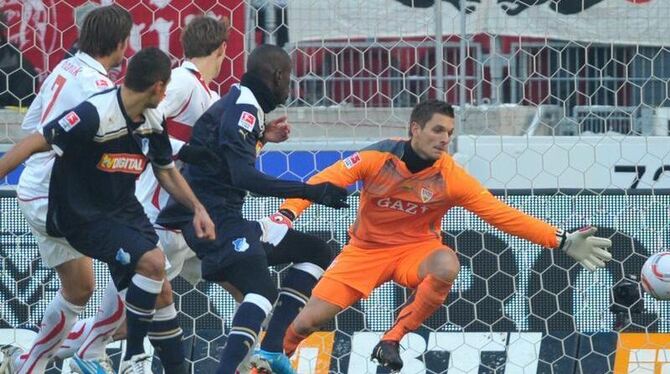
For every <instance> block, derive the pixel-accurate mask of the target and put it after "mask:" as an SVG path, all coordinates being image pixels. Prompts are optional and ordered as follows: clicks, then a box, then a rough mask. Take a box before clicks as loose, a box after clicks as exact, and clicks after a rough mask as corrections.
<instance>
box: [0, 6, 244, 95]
mask: <svg viewBox="0 0 670 374" xmlns="http://www.w3.org/2000/svg"><path fill="white" fill-rule="evenodd" d="M110 3H112V1H110V0H101V1H100V2H93V1H87V0H4V1H2V0H0V10H1V11H2V13H3V16H4V23H5V24H6V25H7V29H8V35H9V42H10V43H12V44H14V45H15V46H17V47H18V48H19V49H20V50H21V51H22V53H23V56H24V58H27V59H28V60H29V61H30V62H31V63H32V64H33V65H34V66H35V68H36V70H37V71H38V72H39V73H40V78H41V79H43V78H44V77H45V76H46V75H47V74H48V73H49V71H50V69H52V68H53V67H55V66H56V65H57V64H58V63H59V62H60V61H61V60H62V59H63V58H64V56H66V53H67V51H68V50H69V49H70V48H71V47H72V45H73V43H74V42H75V41H76V39H77V35H78V30H77V25H76V20H77V19H81V18H82V15H83V14H85V12H86V10H87V9H90V8H91V7H95V6H97V5H107V4H110ZM116 3H117V4H119V5H120V6H122V7H124V8H125V9H128V10H129V11H130V13H131V15H132V17H133V28H132V30H131V35H130V43H129V44H130V45H129V48H128V51H127V52H126V56H127V57H131V56H132V55H133V54H134V53H135V52H136V51H138V50H139V49H141V48H143V47H148V46H158V47H159V48H161V49H162V50H164V51H166V52H169V53H170V56H171V57H172V59H173V62H174V64H175V66H176V65H177V64H178V63H179V62H180V61H181V58H182V48H181V45H180V42H179V38H180V35H181V30H182V28H183V27H184V26H185V25H186V24H187V23H188V21H189V20H190V18H192V17H193V16H196V15H201V14H208V15H210V16H213V17H216V18H218V19H224V20H226V22H227V23H228V24H229V25H230V32H229V40H228V47H227V58H226V60H225V61H224V65H223V67H222V69H221V74H220V75H219V76H218V77H217V78H216V79H215V84H216V85H217V87H216V88H218V90H219V91H220V92H222V93H225V92H226V90H227V89H228V87H230V85H231V84H233V83H236V82H237V81H239V78H240V77H241V76H242V73H243V70H244V53H243V52H244V30H245V17H244V15H245V5H244V3H243V2H240V1H237V0H216V1H210V0H118V1H116ZM111 75H112V77H113V78H119V77H121V76H122V75H123V67H121V68H120V69H118V70H116V71H113V72H111ZM212 88H215V87H212Z"/></svg>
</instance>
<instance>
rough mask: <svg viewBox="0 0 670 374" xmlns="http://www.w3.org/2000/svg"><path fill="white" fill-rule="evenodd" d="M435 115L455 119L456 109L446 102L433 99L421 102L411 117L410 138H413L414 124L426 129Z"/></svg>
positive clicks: (413, 110)
mask: <svg viewBox="0 0 670 374" xmlns="http://www.w3.org/2000/svg"><path fill="white" fill-rule="evenodd" d="M435 113H437V114H443V115H445V116H447V117H451V118H454V108H453V107H452V106H451V105H449V104H448V103H446V102H444V101H441V100H435V99H431V100H426V101H423V102H420V103H418V104H416V106H415V107H414V109H412V114H411V115H410V116H409V124H410V128H409V136H412V123H413V122H416V123H418V124H419V126H420V127H421V128H424V127H425V126H426V123H428V121H430V119H431V118H433V114H435Z"/></svg>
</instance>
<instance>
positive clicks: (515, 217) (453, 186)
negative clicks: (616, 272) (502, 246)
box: [447, 165, 612, 271]
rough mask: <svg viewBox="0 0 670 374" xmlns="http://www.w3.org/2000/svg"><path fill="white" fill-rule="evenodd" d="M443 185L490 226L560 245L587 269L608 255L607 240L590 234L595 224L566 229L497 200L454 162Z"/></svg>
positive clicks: (466, 207)
mask: <svg viewBox="0 0 670 374" xmlns="http://www.w3.org/2000/svg"><path fill="white" fill-rule="evenodd" d="M447 188H448V190H449V194H450V195H452V196H453V197H454V199H455V201H457V204H458V205H460V206H463V207H464V208H465V209H467V210H469V211H471V212H473V213H475V214H476V215H477V216H479V217H480V218H482V219H483V220H484V221H486V222H488V223H489V224H491V225H492V226H495V227H496V228H498V229H499V230H501V231H504V232H506V233H508V234H511V235H514V236H517V237H520V238H523V239H526V240H528V241H531V242H533V243H535V244H539V245H542V246H544V247H547V248H559V249H562V250H563V251H565V252H566V253H567V254H568V255H569V256H570V257H572V258H574V259H575V260H576V261H578V262H579V263H580V264H582V266H584V267H585V268H587V269H589V270H591V271H593V270H595V269H596V268H598V267H604V266H605V262H606V261H609V260H611V259H612V255H611V254H610V253H609V252H607V250H606V248H609V247H610V246H611V245H612V243H611V241H610V240H609V239H605V238H599V237H595V236H593V234H595V232H596V228H595V227H588V228H585V229H582V230H578V231H576V232H573V233H566V232H565V231H563V230H561V229H558V228H556V227H554V226H553V225H550V224H549V223H547V222H544V221H542V220H540V219H537V218H535V217H533V216H530V215H528V214H526V213H524V212H522V211H520V210H517V209H515V208H513V207H511V206H509V205H507V204H505V203H504V202H502V201H500V200H498V199H497V198H495V197H494V196H493V195H492V194H491V192H489V191H488V190H487V189H486V188H485V187H484V186H482V185H481V184H480V183H479V182H478V181H477V180H476V179H475V178H474V177H472V176H471V175H469V174H468V173H467V172H466V171H465V170H463V169H462V168H461V167H459V166H457V165H454V170H453V173H452V174H451V176H450V178H449V180H448V181H447Z"/></svg>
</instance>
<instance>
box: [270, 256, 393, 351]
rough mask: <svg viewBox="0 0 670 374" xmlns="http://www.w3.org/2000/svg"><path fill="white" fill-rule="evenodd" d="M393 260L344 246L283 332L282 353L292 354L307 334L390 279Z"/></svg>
mask: <svg viewBox="0 0 670 374" xmlns="http://www.w3.org/2000/svg"><path fill="white" fill-rule="evenodd" d="M393 261H394V258H393V256H389V255H388V253H387V252H386V251H369V250H363V249H360V248H356V247H354V246H351V245H347V246H345V247H344V248H343V249H342V252H341V253H340V254H339V255H338V256H337V257H336V258H335V260H334V261H333V263H332V265H331V266H330V267H329V268H328V269H327V270H326V272H325V273H324V275H323V277H322V278H321V279H320V280H319V282H318V283H317V285H316V286H315V287H314V289H313V290H312V296H311V297H310V299H309V301H308V302H307V305H305V307H304V308H303V309H302V310H301V311H300V313H299V314H298V316H297V317H296V318H295V320H294V321H293V323H291V325H290V326H289V328H288V329H287V332H286V336H285V338H284V342H283V348H284V351H285V352H286V354H287V355H292V354H293V353H294V351H295V349H296V347H297V346H298V344H300V342H301V341H302V340H303V339H305V338H306V337H307V336H309V334H311V333H312V332H314V331H316V330H317V329H319V328H320V327H321V326H323V325H324V324H325V323H327V322H328V321H330V320H331V319H332V318H333V317H335V315H337V313H339V312H340V311H342V310H344V309H346V308H348V307H349V306H351V305H352V304H354V303H355V302H356V301H358V300H359V299H361V298H364V297H367V296H368V295H369V294H370V293H371V292H372V290H373V289H374V288H375V287H376V286H377V285H379V284H381V283H383V282H385V281H386V280H388V279H390V277H391V274H392V271H393V270H392V269H393Z"/></svg>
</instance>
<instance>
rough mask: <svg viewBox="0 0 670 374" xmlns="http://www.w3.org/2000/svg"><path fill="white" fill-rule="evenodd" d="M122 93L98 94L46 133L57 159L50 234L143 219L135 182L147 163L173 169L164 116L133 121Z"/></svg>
mask: <svg viewBox="0 0 670 374" xmlns="http://www.w3.org/2000/svg"><path fill="white" fill-rule="evenodd" d="M120 93H121V90H120V88H118V87H117V88H113V89H110V90H106V91H103V92H101V93H99V94H96V95H94V96H92V97H90V98H89V99H88V100H86V101H84V102H83V103H81V104H79V105H78V106H76V107H75V108H74V109H72V110H68V111H66V112H65V113H63V114H61V115H60V116H58V117H56V119H54V120H53V121H51V122H49V123H48V124H46V125H45V126H44V127H43V128H42V130H41V132H42V134H43V135H44V137H45V139H46V140H47V142H48V143H49V144H51V147H52V148H53V149H54V151H55V152H56V154H57V155H58V157H57V158H56V162H55V164H54V167H53V172H52V176H51V185H50V188H49V211H48V214H47V230H48V231H49V233H50V234H51V235H63V233H64V232H67V231H68V230H71V229H73V228H76V226H78V225H81V224H83V223H87V222H91V221H94V220H104V219H106V218H114V219H120V220H124V219H126V218H127V219H128V220H132V219H133V218H135V217H137V216H138V215H140V216H141V215H144V211H143V209H142V206H141V205H140V203H139V202H138V201H137V198H136V197H135V180H136V179H137V177H138V176H139V175H140V174H141V173H142V171H144V169H145V168H146V167H147V164H148V162H150V163H151V164H153V165H154V166H156V167H159V168H171V167H174V164H173V161H172V149H171V147H170V141H169V138H168V135H167V132H166V131H164V128H163V126H164V117H163V115H162V114H161V113H160V112H158V111H157V110H155V109H147V110H145V111H144V113H143V120H142V121H140V122H133V121H132V119H131V118H129V117H128V115H127V113H126V112H125V109H124V107H123V104H122V102H121V94H120Z"/></svg>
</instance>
